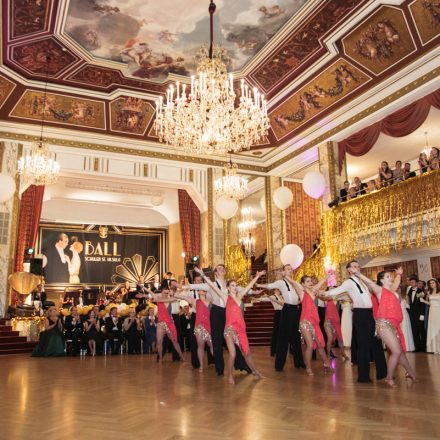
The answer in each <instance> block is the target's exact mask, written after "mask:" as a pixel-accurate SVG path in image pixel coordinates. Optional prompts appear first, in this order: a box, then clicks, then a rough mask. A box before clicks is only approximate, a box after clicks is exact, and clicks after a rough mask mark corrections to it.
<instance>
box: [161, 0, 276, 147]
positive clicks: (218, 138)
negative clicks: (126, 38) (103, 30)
mask: <svg viewBox="0 0 440 440" xmlns="http://www.w3.org/2000/svg"><path fill="white" fill-rule="evenodd" d="M215 9H216V6H215V4H214V2H213V1H212V0H211V2H210V4H209V15H210V46H209V49H208V48H206V47H202V48H201V50H200V52H199V54H198V56H197V57H196V61H198V67H197V76H192V77H191V88H190V90H187V85H186V84H180V83H179V82H177V83H176V87H174V86H170V87H169V89H168V91H167V97H166V103H165V102H164V100H163V97H162V96H161V97H160V98H159V100H158V101H157V102H156V120H155V122H154V127H155V130H156V134H157V135H158V137H159V140H160V141H161V142H165V143H167V144H169V145H172V146H174V147H175V148H177V149H179V150H182V151H184V152H186V153H191V154H194V155H201V154H203V155H209V154H220V155H223V154H227V153H228V152H238V151H241V150H247V149H249V148H250V147H251V145H254V144H256V143H258V142H259V141H260V140H261V139H262V138H263V137H264V136H266V135H267V132H268V128H269V118H268V117H267V102H266V100H265V98H264V96H263V95H261V94H260V92H259V91H258V90H257V89H256V88H254V89H253V90H250V89H249V87H248V86H247V85H245V83H244V80H243V79H242V80H241V96H240V99H239V103H238V106H237V107H236V106H235V101H236V94H235V91H234V83H233V76H232V74H229V76H228V74H227V69H226V63H227V60H228V57H227V54H226V51H225V50H224V49H222V48H220V47H217V46H216V47H214V46H213V15H214V12H215Z"/></svg>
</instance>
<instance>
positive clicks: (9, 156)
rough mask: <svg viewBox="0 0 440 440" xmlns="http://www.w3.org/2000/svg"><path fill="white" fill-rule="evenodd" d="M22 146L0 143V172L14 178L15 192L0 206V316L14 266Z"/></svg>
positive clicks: (12, 143)
mask: <svg viewBox="0 0 440 440" xmlns="http://www.w3.org/2000/svg"><path fill="white" fill-rule="evenodd" d="M22 151H23V146H22V145H21V144H18V143H17V142H0V171H1V172H2V173H5V174H9V175H10V176H13V177H14V176H15V183H16V188H17V189H16V191H15V195H14V197H12V198H11V199H10V200H8V201H6V202H5V203H1V204H0V219H1V220H2V221H1V224H0V316H1V317H3V316H5V314H6V312H7V309H8V306H9V285H8V276H9V274H10V273H12V269H13V264H14V254H15V244H16V241H17V220H18V207H19V198H18V189H19V186H20V185H19V183H20V182H19V177H18V176H17V175H16V171H17V161H18V157H20V156H21V154H22Z"/></svg>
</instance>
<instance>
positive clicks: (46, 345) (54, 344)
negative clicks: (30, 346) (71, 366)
mask: <svg viewBox="0 0 440 440" xmlns="http://www.w3.org/2000/svg"><path fill="white" fill-rule="evenodd" d="M48 321H49V325H53V324H55V323H54V322H53V321H51V320H50V319H49V318H48ZM65 355H66V350H65V346H64V336H63V333H62V331H61V330H60V329H59V328H58V325H56V326H55V327H53V328H51V329H50V330H45V331H43V332H41V333H40V340H39V342H38V345H37V346H36V347H35V348H34V351H33V352H32V356H34V357H46V356H65Z"/></svg>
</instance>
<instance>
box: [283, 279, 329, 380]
mask: <svg viewBox="0 0 440 440" xmlns="http://www.w3.org/2000/svg"><path fill="white" fill-rule="evenodd" d="M330 275H331V274H329V275H327V277H326V278H324V279H323V280H321V281H320V282H319V283H318V284H316V285H315V286H314V285H313V281H312V278H311V277H309V276H307V275H304V276H303V277H301V284H299V283H297V282H296V281H294V280H292V279H291V278H287V280H288V281H289V283H290V284H292V286H293V288H294V289H295V291H296V293H297V294H298V296H299V299H300V300H301V304H302V309H301V317H300V319H299V330H300V332H301V335H302V337H303V339H304V341H305V343H306V349H305V352H304V362H305V364H306V372H307V374H308V375H309V376H313V371H312V354H313V349H316V351H317V352H318V353H319V356H320V357H321V359H322V361H323V363H324V369H325V370H326V371H327V370H330V371H332V370H333V369H332V367H331V365H330V359H329V358H328V357H327V355H326V354H325V350H324V347H325V342H324V336H323V335H322V332H321V329H320V327H319V315H318V310H317V308H316V305H315V297H316V296H318V295H319V290H320V288H321V287H322V286H323V285H324V283H325V282H326V281H327V278H328V277H329V276H330Z"/></svg>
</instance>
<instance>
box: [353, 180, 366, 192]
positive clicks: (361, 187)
mask: <svg viewBox="0 0 440 440" xmlns="http://www.w3.org/2000/svg"><path fill="white" fill-rule="evenodd" d="M367 186H368V185H367V184H366V183H364V182H362V180H361V179H360V178H359V177H355V178H354V188H355V190H356V195H357V196H361V195H362V196H363V195H364V194H367Z"/></svg>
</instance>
